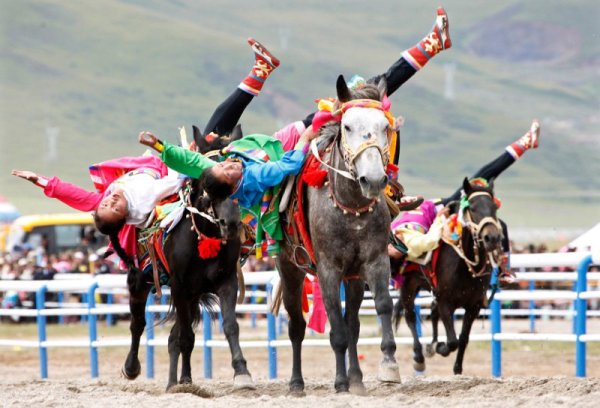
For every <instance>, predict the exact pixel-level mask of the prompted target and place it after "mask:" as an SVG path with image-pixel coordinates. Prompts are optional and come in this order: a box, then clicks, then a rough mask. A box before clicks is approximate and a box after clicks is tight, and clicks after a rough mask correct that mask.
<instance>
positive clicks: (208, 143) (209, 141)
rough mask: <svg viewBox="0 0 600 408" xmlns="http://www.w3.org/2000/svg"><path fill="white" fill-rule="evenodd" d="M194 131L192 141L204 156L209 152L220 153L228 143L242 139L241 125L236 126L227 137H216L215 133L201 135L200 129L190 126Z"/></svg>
mask: <svg viewBox="0 0 600 408" xmlns="http://www.w3.org/2000/svg"><path fill="white" fill-rule="evenodd" d="M192 129H193V131H194V141H195V142H196V146H197V148H198V151H199V152H200V153H202V154H206V153H208V152H211V151H215V150H216V151H220V150H221V149H222V148H224V147H225V146H227V145H228V144H229V143H231V142H233V141H234V140H238V139H241V138H242V137H243V134H242V125H240V124H238V125H236V126H235V127H234V128H233V130H232V131H231V134H229V135H224V136H221V135H216V134H215V133H209V134H207V135H203V134H202V132H201V131H200V129H198V127H197V126H192Z"/></svg>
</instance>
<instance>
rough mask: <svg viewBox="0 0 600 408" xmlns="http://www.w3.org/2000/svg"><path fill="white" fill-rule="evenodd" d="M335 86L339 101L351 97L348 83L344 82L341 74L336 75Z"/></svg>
mask: <svg viewBox="0 0 600 408" xmlns="http://www.w3.org/2000/svg"><path fill="white" fill-rule="evenodd" d="M335 87H336V89H337V95H338V100H339V101H340V102H341V103H344V102H348V101H349V100H350V99H352V94H350V89H348V84H346V80H345V79H344V76H343V75H340V76H339V77H338V79H337V82H336V84H335Z"/></svg>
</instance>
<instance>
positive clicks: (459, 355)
mask: <svg viewBox="0 0 600 408" xmlns="http://www.w3.org/2000/svg"><path fill="white" fill-rule="evenodd" d="M480 309H481V306H479V305H476V306H473V307H469V308H468V309H465V316H464V317H463V323H462V328H461V331H460V337H459V339H458V351H457V352H456V361H455V362H454V374H462V364H463V358H464V357H465V350H466V349H467V345H468V344H469V335H470V334H471V327H472V326H473V322H474V321H475V319H476V318H477V316H478V315H479V310H480Z"/></svg>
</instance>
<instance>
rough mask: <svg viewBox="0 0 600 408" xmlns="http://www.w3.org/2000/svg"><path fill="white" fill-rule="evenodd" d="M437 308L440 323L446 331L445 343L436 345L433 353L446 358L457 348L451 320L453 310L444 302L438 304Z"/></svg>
mask: <svg viewBox="0 0 600 408" xmlns="http://www.w3.org/2000/svg"><path fill="white" fill-rule="evenodd" d="M437 307H438V312H439V314H440V317H441V318H442V322H443V323H444V328H445V329H446V341H445V342H443V343H438V344H437V346H436V348H435V351H436V352H437V353H438V354H441V355H442V356H444V357H447V356H448V355H449V354H450V353H451V352H453V351H454V350H456V349H457V348H458V340H457V339H456V332H455V331H454V321H453V320H452V315H453V314H454V309H452V308H451V307H450V306H449V305H448V304H446V303H445V302H438V305H437Z"/></svg>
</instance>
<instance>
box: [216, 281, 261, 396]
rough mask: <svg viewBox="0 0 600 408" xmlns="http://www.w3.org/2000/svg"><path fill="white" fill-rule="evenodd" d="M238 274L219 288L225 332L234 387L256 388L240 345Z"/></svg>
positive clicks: (218, 293)
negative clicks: (237, 303)
mask: <svg viewBox="0 0 600 408" xmlns="http://www.w3.org/2000/svg"><path fill="white" fill-rule="evenodd" d="M237 289H238V285H237V276H236V275H235V274H234V275H231V279H229V282H226V283H224V284H223V285H221V286H220V287H219V288H218V290H217V295H218V296H219V302H220V304H221V315H222V316H223V332H224V333H225V337H226V338H227V342H228V343H229V351H230V352H231V366H232V367H233V372H234V374H233V387H234V388H235V389H242V388H251V389H253V388H254V384H253V382H252V377H251V376H250V372H249V371H248V367H247V366H246V359H245V358H244V354H243V353H242V348H241V347H240V326H239V325H238V322H237V319H236V316H235V304H236V299H237Z"/></svg>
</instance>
